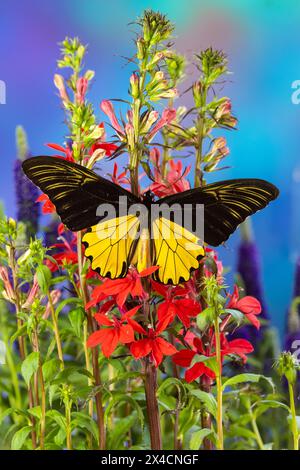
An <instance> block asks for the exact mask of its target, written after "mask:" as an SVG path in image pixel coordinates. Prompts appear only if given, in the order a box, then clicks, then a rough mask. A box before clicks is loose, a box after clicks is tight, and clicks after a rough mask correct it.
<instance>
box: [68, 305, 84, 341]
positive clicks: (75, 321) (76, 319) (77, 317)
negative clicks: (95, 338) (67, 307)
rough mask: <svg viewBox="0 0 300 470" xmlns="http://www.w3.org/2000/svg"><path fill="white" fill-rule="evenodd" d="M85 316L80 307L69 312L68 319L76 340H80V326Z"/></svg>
mask: <svg viewBox="0 0 300 470" xmlns="http://www.w3.org/2000/svg"><path fill="white" fill-rule="evenodd" d="M84 317H85V314H84V310H83V308H82V307H79V308H76V309H74V310H71V311H70V312H69V313H68V319H69V321H70V323H71V325H72V330H73V331H74V333H75V335H76V336H77V338H79V339H80V338H81V336H82V324H83V320H84Z"/></svg>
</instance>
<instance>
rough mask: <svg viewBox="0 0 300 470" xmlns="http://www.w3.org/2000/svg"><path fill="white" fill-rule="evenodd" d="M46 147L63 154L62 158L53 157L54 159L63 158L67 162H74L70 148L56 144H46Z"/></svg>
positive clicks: (59, 156) (60, 156)
mask: <svg viewBox="0 0 300 470" xmlns="http://www.w3.org/2000/svg"><path fill="white" fill-rule="evenodd" d="M46 145H47V147H50V148H51V149H53V150H57V151H58V152H61V153H63V154H64V155H65V156H64V157H63V156H62V155H55V157H58V158H65V159H66V160H67V161H68V162H75V160H74V157H73V152H72V149H71V148H70V147H68V146H67V147H66V148H65V147H62V146H61V145H58V144H46Z"/></svg>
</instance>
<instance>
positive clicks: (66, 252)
mask: <svg viewBox="0 0 300 470" xmlns="http://www.w3.org/2000/svg"><path fill="white" fill-rule="evenodd" d="M60 238H61V239H62V243H55V244H54V245H53V248H58V249H59V250H60V251H59V252H58V253H54V254H52V253H51V257H52V258H53V259H54V260H55V261H56V262H54V261H51V260H50V259H47V260H46V265H47V266H48V268H49V269H50V270H51V271H52V272H55V271H57V270H58V269H59V266H63V265H64V264H77V263H78V256H77V251H75V250H74V248H75V247H76V243H77V236H76V235H75V234H73V236H72V240H71V241H70V242H68V240H67V239H66V238H65V237H60Z"/></svg>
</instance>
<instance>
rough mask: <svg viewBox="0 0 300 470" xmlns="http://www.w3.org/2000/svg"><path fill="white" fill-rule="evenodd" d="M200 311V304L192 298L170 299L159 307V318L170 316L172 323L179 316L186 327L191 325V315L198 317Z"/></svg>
mask: <svg viewBox="0 0 300 470" xmlns="http://www.w3.org/2000/svg"><path fill="white" fill-rule="evenodd" d="M200 312H201V307H200V305H199V304H198V303H197V302H195V301H194V300H192V299H174V298H173V299H168V300H165V301H164V302H162V303H161V304H160V305H159V307H158V309H157V315H158V319H159V320H161V321H162V320H163V319H166V318H169V324H170V323H171V322H172V321H173V320H174V318H175V317H176V316H177V317H178V318H179V319H180V321H181V322H182V324H183V325H184V326H185V327H186V328H189V327H190V325H191V320H190V319H191V317H196V316H197V315H198V314H199V313H200Z"/></svg>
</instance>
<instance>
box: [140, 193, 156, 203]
mask: <svg viewBox="0 0 300 470" xmlns="http://www.w3.org/2000/svg"><path fill="white" fill-rule="evenodd" d="M141 199H142V202H143V203H144V204H146V205H147V204H151V203H152V202H153V201H154V194H153V192H152V191H150V189H149V190H148V191H146V192H145V193H144V194H142V197H141Z"/></svg>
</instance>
